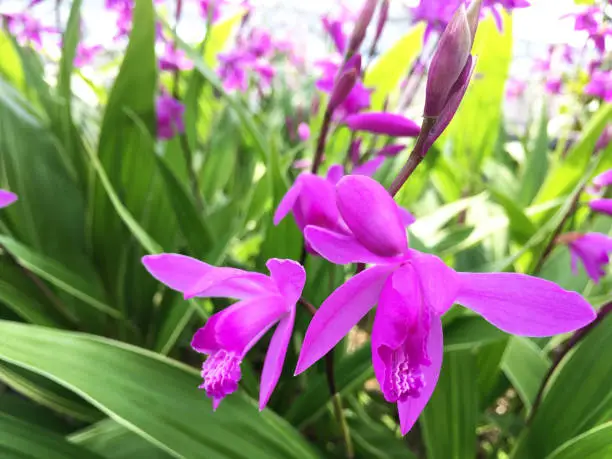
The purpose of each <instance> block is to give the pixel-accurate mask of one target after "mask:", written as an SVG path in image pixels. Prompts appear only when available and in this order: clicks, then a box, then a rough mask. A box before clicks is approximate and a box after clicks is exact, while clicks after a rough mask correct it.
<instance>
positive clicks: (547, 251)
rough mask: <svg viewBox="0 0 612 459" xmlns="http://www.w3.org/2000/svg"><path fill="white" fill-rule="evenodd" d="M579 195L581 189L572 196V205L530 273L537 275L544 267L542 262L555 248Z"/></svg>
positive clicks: (574, 209) (573, 210) (576, 205)
mask: <svg viewBox="0 0 612 459" xmlns="http://www.w3.org/2000/svg"><path fill="white" fill-rule="evenodd" d="M581 194H582V189H581V190H579V191H578V192H577V193H576V196H574V200H573V201H572V204H571V205H570V206H569V208H568V209H567V212H566V213H565V215H564V216H563V218H562V219H561V221H560V222H559V224H558V225H557V227H556V228H555V231H554V232H553V234H552V236H551V238H550V240H549V241H548V244H547V245H546V248H545V249H544V250H543V251H542V254H541V255H540V258H538V261H537V262H536V264H535V267H534V268H533V270H532V271H531V272H533V273H534V274H537V273H538V272H540V270H541V269H542V266H544V262H545V261H546V260H547V259H548V256H549V255H550V254H551V252H552V251H553V249H554V248H555V243H556V240H557V237H558V236H559V235H560V234H561V232H562V231H563V227H564V226H565V224H566V223H567V221H568V220H569V219H570V218H571V217H572V215H573V214H574V212H575V211H576V208H577V207H578V201H579V199H580V195H581Z"/></svg>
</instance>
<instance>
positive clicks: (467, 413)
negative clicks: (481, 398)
mask: <svg viewBox="0 0 612 459" xmlns="http://www.w3.org/2000/svg"><path fill="white" fill-rule="evenodd" d="M475 360H476V359H475V357H474V356H473V355H472V353H471V352H469V351H454V352H446V353H445V354H444V362H443V363H442V371H441V373H440V379H439V380H438V384H437V385H436V388H435V390H434V393H433V395H432V397H431V400H430V401H429V403H428V404H427V406H426V407H425V410H423V414H422V415H421V418H420V423H421V428H422V429H423V438H424V440H425V447H426V449H427V457H428V459H449V458H457V459H463V458H466V459H467V458H473V457H476V422H477V419H478V381H477V378H476V376H477V374H476V362H475Z"/></svg>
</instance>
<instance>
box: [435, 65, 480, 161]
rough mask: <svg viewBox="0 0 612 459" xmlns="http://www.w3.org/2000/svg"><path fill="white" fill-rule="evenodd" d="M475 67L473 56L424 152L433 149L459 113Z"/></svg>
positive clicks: (458, 80) (437, 121) (452, 91)
mask: <svg viewBox="0 0 612 459" xmlns="http://www.w3.org/2000/svg"><path fill="white" fill-rule="evenodd" d="M475 67H476V60H475V59H474V58H472V56H468V60H467V62H466V64H465V67H464V68H463V71H462V72H461V74H460V75H459V78H458V79H457V81H456V82H455V84H454V86H453V88H452V89H451V91H450V96H449V98H448V100H447V102H446V105H445V106H444V108H443V109H442V111H441V112H440V114H439V116H438V117H437V119H436V122H435V124H434V125H433V128H432V129H431V131H429V134H428V135H427V139H426V140H425V145H424V151H427V150H429V149H430V148H431V146H432V145H433V144H434V142H435V141H436V140H437V139H438V137H440V136H441V135H442V133H443V132H444V130H445V129H446V128H447V127H448V125H449V124H450V122H451V120H452V119H453V117H454V116H455V113H457V110H458V109H459V104H461V100H462V99H463V96H465V93H466V91H467V88H468V86H469V85H470V80H471V79H472V74H473V73H474V68H475Z"/></svg>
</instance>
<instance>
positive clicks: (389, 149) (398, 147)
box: [375, 143, 406, 157]
mask: <svg viewBox="0 0 612 459" xmlns="http://www.w3.org/2000/svg"><path fill="white" fill-rule="evenodd" d="M405 149H406V145H403V144H399V143H392V144H389V145H385V146H384V147H382V148H381V149H380V150H378V151H377V152H376V153H375V154H376V155H377V156H387V157H391V156H397V155H398V154H399V153H401V152H402V151H404V150H405Z"/></svg>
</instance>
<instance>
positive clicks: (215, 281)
mask: <svg viewBox="0 0 612 459" xmlns="http://www.w3.org/2000/svg"><path fill="white" fill-rule="evenodd" d="M142 262H143V264H144V265H145V267H146V268H147V270H148V271H149V272H150V273H151V274H152V275H153V277H155V278H156V279H157V280H159V281H160V282H162V283H164V284H166V285H167V286H168V287H170V288H171V289H173V290H177V291H179V292H182V293H183V294H184V295H185V298H186V299H189V298H193V297H200V298H214V297H217V298H218V297H222V298H224V297H228V298H235V299H237V300H239V301H238V302H237V303H235V304H233V305H232V306H230V307H228V308H226V309H224V310H222V311H220V312H218V313H216V314H214V315H212V316H211V317H210V318H209V319H208V321H207V322H206V324H205V325H204V327H202V328H200V329H199V330H198V331H197V332H196V334H195V336H194V337H193V340H192V341H191V347H192V348H193V349H194V350H196V351H197V352H200V353H202V354H206V355H208V358H207V359H206V361H205V362H204V364H203V365H202V378H203V379H204V382H203V383H202V385H201V386H200V388H202V389H204V390H205V391H206V395H207V396H208V397H210V398H211V399H212V401H213V409H217V407H218V406H219V403H221V400H223V398H224V397H225V396H227V395H229V394H231V393H233V392H235V391H236V390H237V389H238V382H239V381H240V378H241V373H240V364H241V362H242V360H243V358H244V356H245V355H246V354H247V353H248V352H249V350H250V349H251V348H252V347H253V346H254V345H255V344H256V343H257V341H259V340H260V339H261V338H262V336H263V335H264V334H265V333H266V332H267V331H268V330H270V329H271V328H272V327H273V326H274V325H276V324H278V326H277V327H276V331H275V332H274V334H273V335H272V339H271V340H270V345H269V347H268V352H267V354H266V359H265V361H264V365H263V370H262V374H261V387H260V391H259V409H260V410H263V409H264V408H265V406H266V404H267V403H268V400H269V399H270V395H272V392H273V391H274V388H275V387H276V383H277V382H278V379H279V377H280V375H281V372H282V369H283V363H284V361H285V355H286V353H287V347H288V345H289V341H290V339H291V334H292V331H293V323H294V320H295V305H296V303H297V301H298V299H299V298H300V296H301V294H302V289H303V288H304V283H305V281H306V273H305V272H304V268H302V266H301V265H300V264H299V263H296V262H295V261H293V260H279V259H276V258H273V259H271V260H268V262H267V263H266V266H267V267H268V270H269V271H270V276H266V275H264V274H260V273H252V272H248V271H243V270H241V269H234V268H218V267H215V266H211V265H208V264H206V263H203V262H201V261H199V260H196V259H194V258H190V257H186V256H184V255H178V254H172V253H168V254H161V255H148V256H145V257H144V258H143V259H142Z"/></svg>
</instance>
